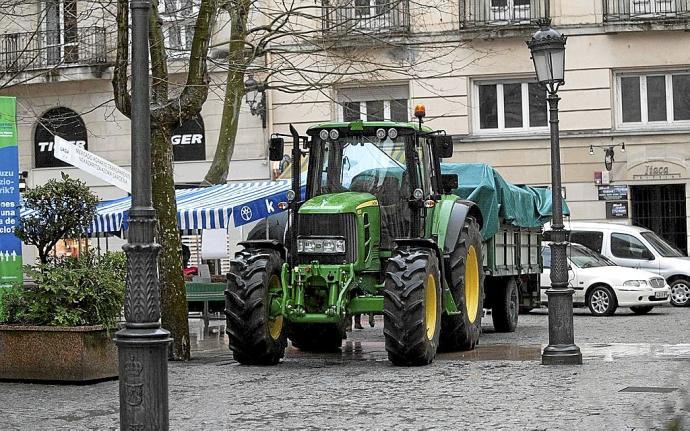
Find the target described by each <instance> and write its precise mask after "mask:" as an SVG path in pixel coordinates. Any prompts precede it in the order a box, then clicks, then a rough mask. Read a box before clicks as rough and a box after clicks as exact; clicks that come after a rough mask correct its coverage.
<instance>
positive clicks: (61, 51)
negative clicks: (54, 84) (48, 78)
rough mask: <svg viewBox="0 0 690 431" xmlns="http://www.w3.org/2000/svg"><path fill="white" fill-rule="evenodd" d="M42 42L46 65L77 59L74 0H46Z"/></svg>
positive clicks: (75, 4)
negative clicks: (44, 48) (44, 49)
mask: <svg viewBox="0 0 690 431" xmlns="http://www.w3.org/2000/svg"><path fill="white" fill-rule="evenodd" d="M44 13H45V18H44V22H43V27H44V29H45V32H44V33H43V41H42V42H43V43H44V44H45V47H46V55H47V58H46V61H47V64H48V65H56V64H60V63H63V62H64V63H75V62H77V61H79V34H78V31H77V20H78V17H77V2H76V0H46V1H45V3H44Z"/></svg>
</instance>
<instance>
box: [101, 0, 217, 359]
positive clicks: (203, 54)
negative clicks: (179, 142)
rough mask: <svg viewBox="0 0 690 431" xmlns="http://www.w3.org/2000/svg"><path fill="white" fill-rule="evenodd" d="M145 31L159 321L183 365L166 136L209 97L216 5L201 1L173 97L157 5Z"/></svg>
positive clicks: (120, 12) (122, 42) (120, 52)
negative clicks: (148, 58) (184, 74)
mask: <svg viewBox="0 0 690 431" xmlns="http://www.w3.org/2000/svg"><path fill="white" fill-rule="evenodd" d="M128 3H129V2H128V1H127V0H117V30H118V32H117V39H118V43H117V60H116V65H115V72H114V75H113V92H114V95H115V104H116V106H117V109H118V110H119V111H120V112H122V113H123V114H124V115H126V116H128V117H129V116H130V115H131V97H130V93H129V91H128V88H127V82H128V81H127V69H128V61H129V59H128V57H129V55H128V53H129V32H128V25H129V12H128ZM151 10H152V13H151V20H150V32H149V53H150V56H151V75H152V83H151V159H152V167H151V172H152V175H153V178H152V187H153V205H154V208H155V209H156V212H157V216H158V220H159V229H158V241H159V243H160V244H161V246H162V252H161V254H160V258H159V270H160V280H161V320H162V324H163V327H164V328H165V329H167V330H169V331H170V333H171V335H172V337H173V339H174V341H173V347H172V349H171V350H170V354H171V359H175V360H187V359H189V358H190V352H189V345H190V344H189V325H188V322H187V300H186V293H185V286H184V279H183V276H182V262H181V258H180V250H181V249H182V244H181V241H180V235H179V230H178V224H177V204H176V201H175V183H174V178H173V153H172V144H171V143H170V136H171V134H172V130H173V128H174V127H175V125H177V124H179V123H180V122H182V121H184V120H186V119H189V118H192V117H194V116H195V115H197V114H198V113H199V112H200V111H201V107H202V105H203V103H204V102H205V101H206V97H207V95H208V77H207V74H206V59H207V56H208V49H209V40H210V37H211V32H212V29H213V26H214V22H215V19H216V15H217V11H218V3H217V0H203V1H201V4H200V7H199V13H198V16H197V18H196V22H195V31H194V37H193V39H192V42H191V53H190V56H189V66H188V70H187V79H186V82H185V83H184V84H183V85H180V86H179V87H177V88H176V89H175V91H174V93H175V95H173V94H172V93H173V92H172V91H171V89H170V80H169V78H170V77H169V73H168V58H167V52H166V47H165V44H164V37H163V29H162V21H161V20H160V19H159V14H158V1H157V0H154V1H153V7H152V9H151Z"/></svg>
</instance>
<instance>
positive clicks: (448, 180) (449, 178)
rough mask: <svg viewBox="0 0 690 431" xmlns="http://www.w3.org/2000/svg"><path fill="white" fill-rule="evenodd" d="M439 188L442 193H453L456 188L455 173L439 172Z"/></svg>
mask: <svg viewBox="0 0 690 431" xmlns="http://www.w3.org/2000/svg"><path fill="white" fill-rule="evenodd" d="M441 188H442V189H443V194H444V195H449V194H451V193H453V190H455V189H457V188H458V176H457V175H456V174H441Z"/></svg>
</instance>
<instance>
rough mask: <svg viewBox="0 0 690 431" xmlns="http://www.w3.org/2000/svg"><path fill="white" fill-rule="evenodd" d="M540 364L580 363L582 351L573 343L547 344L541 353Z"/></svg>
mask: <svg viewBox="0 0 690 431" xmlns="http://www.w3.org/2000/svg"><path fill="white" fill-rule="evenodd" d="M541 364H542V365H582V353H581V352H580V348H579V347H577V346H576V345H575V344H556V345H548V346H546V347H545V348H544V351H543V352H542V354H541Z"/></svg>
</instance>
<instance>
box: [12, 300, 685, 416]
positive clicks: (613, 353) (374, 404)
mask: <svg viewBox="0 0 690 431" xmlns="http://www.w3.org/2000/svg"><path fill="white" fill-rule="evenodd" d="M362 320H363V321H365V320H366V319H362ZM381 327H382V323H381V322H380V321H378V322H377V327H376V328H373V329H371V328H366V329H364V330H362V331H354V333H352V334H351V335H350V339H349V340H348V341H347V343H346V344H345V347H344V349H343V351H342V353H337V354H321V355H314V354H304V353H301V352H300V351H298V350H295V349H292V348H289V349H288V351H287V354H286V358H285V361H284V362H283V363H282V364H280V365H278V366H276V367H245V366H239V365H238V364H237V363H235V362H234V361H233V360H232V355H231V354H230V353H229V351H228V350H227V347H225V346H224V345H222V344H223V340H222V338H218V337H217V336H216V337H214V336H211V337H210V339H206V340H204V341H203V342H200V343H199V345H198V346H197V349H199V350H197V351H196V352H195V359H194V360H192V361H190V362H189V363H171V364H170V374H169V382H170V428H171V429H173V430H188V429H190V430H191V429H194V430H196V429H208V430H224V429H233V430H234V429H247V430H250V429H251V430H254V429H410V430H412V429H415V430H416V429H458V430H461V429H477V430H484V429H486V430H516V429H519V430H522V429H525V430H574V429H578V430H579V429H582V430H633V429H644V430H646V429H667V428H666V426H668V423H669V421H670V420H671V418H672V417H688V416H690V414H689V413H690V406H689V405H688V400H689V398H688V394H687V390H688V387H689V381H690V378H689V377H688V372H687V367H688V366H690V309H678V308H670V307H669V308H662V309H655V310H654V311H653V312H652V313H651V314H649V315H646V316H635V315H632V314H631V313H630V312H629V311H627V310H619V311H618V312H617V313H616V315H615V316H612V317H608V318H595V317H592V316H590V315H589V314H588V313H587V312H585V311H584V310H582V311H580V310H576V315H575V337H576V343H577V344H578V345H579V346H580V347H581V349H582V351H583V354H584V364H583V365H582V366H542V365H540V362H539V358H540V356H539V355H540V349H541V345H542V344H545V343H547V342H548V335H547V334H548V331H547V328H548V326H547V315H546V312H545V311H544V310H536V311H534V312H532V313H531V314H529V315H521V316H520V325H519V328H518V331H517V332H515V333H510V334H499V333H494V332H493V330H492V327H491V318H490V316H487V317H485V320H484V330H485V331H484V334H483V335H482V339H481V344H480V346H479V348H478V349H477V350H476V351H474V352H466V353H464V354H444V355H439V357H438V358H437V360H436V361H435V362H434V363H433V364H432V365H430V366H427V367H420V368H397V367H393V366H391V365H390V364H389V363H388V361H387V359H386V353H385V349H384V345H383V335H382V330H381ZM628 387H633V388H634V387H641V388H642V389H639V390H647V391H650V390H651V391H653V392H629V391H624V392H621V390H623V389H625V388H628ZM650 388H651V389H650ZM654 388H662V389H654ZM661 390H667V391H670V392H659V391H661ZM0 405H1V406H2V414H1V415H0V429H1V430H15V429H20V430H39V429H40V430H44V429H45V430H53V429H70V430H86V429H98V430H107V429H118V385H117V382H116V381H110V382H103V383H98V384H94V385H87V386H57V385H41V384H21V383H0ZM684 420H685V421H686V422H685V424H684V426H685V427H688V426H690V423H688V422H687V421H688V419H684ZM679 429H690V428H682V427H681V428H679Z"/></svg>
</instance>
